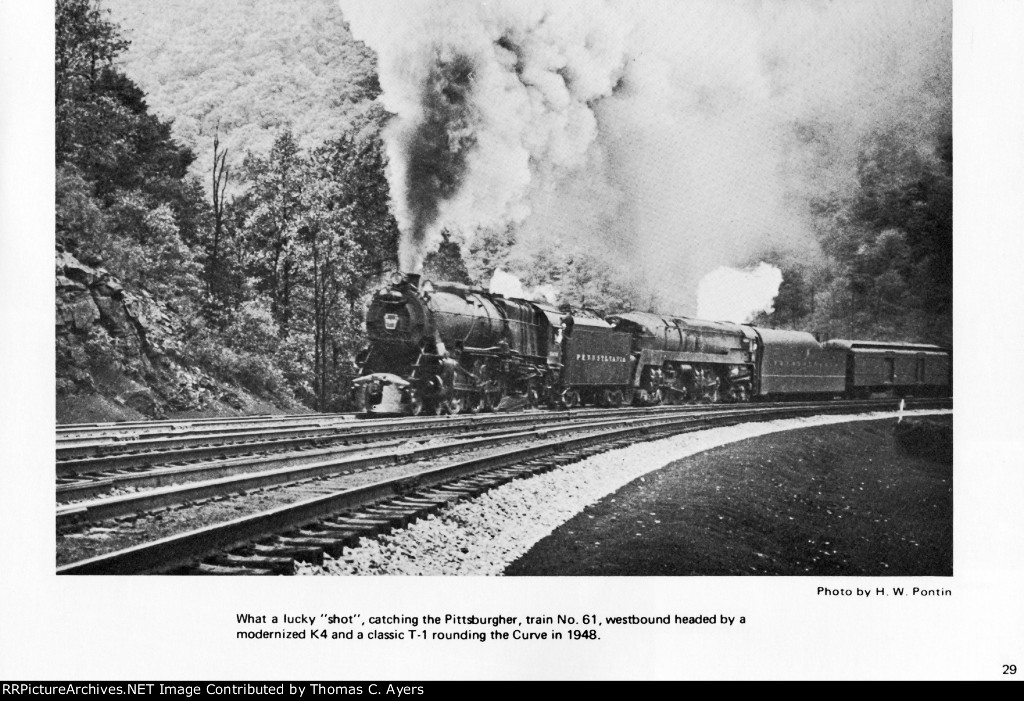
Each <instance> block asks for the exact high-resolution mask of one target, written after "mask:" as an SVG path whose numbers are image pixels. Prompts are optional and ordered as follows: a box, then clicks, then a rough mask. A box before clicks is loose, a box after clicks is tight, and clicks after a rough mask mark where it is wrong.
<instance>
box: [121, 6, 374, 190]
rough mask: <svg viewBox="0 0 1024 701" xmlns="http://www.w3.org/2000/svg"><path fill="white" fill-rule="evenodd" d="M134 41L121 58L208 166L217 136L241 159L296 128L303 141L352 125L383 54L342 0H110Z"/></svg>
mask: <svg viewBox="0 0 1024 701" xmlns="http://www.w3.org/2000/svg"><path fill="white" fill-rule="evenodd" d="M102 6H103V7H106V8H109V11H110V18H111V20H112V21H113V22H115V23H116V24H118V25H119V27H120V30H121V34H122V36H123V37H125V38H126V39H127V40H129V41H130V42H131V44H130V45H129V46H128V47H127V48H126V49H125V50H124V51H123V52H121V53H120V54H119V55H118V57H117V65H118V66H119V68H120V69H121V70H122V71H123V72H124V73H125V74H127V75H129V76H131V77H132V79H133V80H134V81H135V82H136V83H138V85H139V86H141V88H142V89H143V90H144V91H145V93H146V98H147V102H148V103H149V105H150V108H151V109H152V110H153V111H154V112H155V113H156V114H158V115H159V116H160V117H162V118H163V119H167V120H173V131H174V136H175V138H176V139H178V140H179V141H180V142H181V143H182V144H184V145H185V146H188V147H189V148H190V149H192V151H193V152H194V153H196V154H197V155H198V160H197V163H196V166H195V167H194V168H193V171H192V172H193V173H196V174H203V173H206V172H207V171H208V170H209V168H210V161H211V158H212V154H213V138H214V136H215V135H216V134H217V132H218V129H219V132H220V145H221V147H222V148H224V149H227V150H228V151H229V152H230V153H231V154H233V155H234V156H235V158H236V159H237V160H238V161H239V162H240V160H241V158H242V157H244V155H245V154H246V153H247V152H249V151H252V152H255V153H261V154H266V153H267V152H269V151H270V147H271V145H272V144H273V142H274V139H276V138H277V136H278V135H279V134H280V133H281V131H282V130H285V129H288V130H290V131H291V132H292V134H293V135H294V137H295V139H296V141H297V143H298V145H299V146H300V147H302V148H311V147H316V146H318V145H320V144H322V143H324V142H325V141H329V140H331V139H334V138H337V136H338V135H339V134H342V133H343V132H345V130H346V129H347V128H348V127H349V126H350V124H351V122H352V120H353V119H356V118H358V117H359V115H361V114H362V113H363V112H365V111H366V110H367V109H368V108H369V105H370V103H371V101H372V100H373V99H374V98H375V97H376V96H377V94H378V93H379V91H380V88H379V86H378V85H377V74H376V57H375V56H374V54H373V52H372V51H370V50H369V49H367V48H366V46H364V45H363V44H361V43H359V42H356V41H355V40H354V39H353V38H352V35H351V34H350V33H349V31H348V28H347V27H346V25H345V22H344V20H343V18H342V15H341V10H340V9H339V7H338V4H337V2H335V1H334V0H289V1H288V2H271V1H268V0H217V1H216V2H197V1H196V0H167V1H166V2H161V3H158V4H157V3H151V2H140V1H139V0H104V2H103V3H102Z"/></svg>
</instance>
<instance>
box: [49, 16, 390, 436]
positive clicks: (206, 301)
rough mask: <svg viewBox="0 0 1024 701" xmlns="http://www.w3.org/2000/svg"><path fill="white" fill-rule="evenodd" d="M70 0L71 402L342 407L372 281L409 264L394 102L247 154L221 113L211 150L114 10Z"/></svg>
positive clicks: (66, 394) (62, 97)
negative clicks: (149, 91) (391, 136)
mask: <svg viewBox="0 0 1024 701" xmlns="http://www.w3.org/2000/svg"><path fill="white" fill-rule="evenodd" d="M56 9H57V14H56V24H57V26H56V30H57V47H56V56H55V73H56V100H57V105H56V108H57V123H56V136H57V149H56V164H57V183H56V185H57V187H56V214H57V230H56V243H57V251H58V258H57V275H58V277H57V284H58V326H57V346H58V348H57V351H58V362H57V390H58V415H59V416H60V417H61V418H63V419H66V420H78V419H82V420H84V419H87V418H93V417H95V416H97V415H101V416H102V415H109V416H113V417H116V418H124V417H129V416H132V415H134V414H133V412H141V413H143V414H146V415H151V416H152V415H161V414H165V413H169V412H204V411H214V412H217V411H224V410H230V409H231V408H234V409H236V410H240V411H244V410H247V409H251V408H252V407H254V406H258V405H259V402H261V401H263V402H271V403H274V404H276V405H278V406H281V407H291V408H295V407H297V406H298V405H299V403H301V404H303V405H305V406H307V407H309V408H317V409H330V408H334V409H338V408H344V407H345V406H346V405H345V401H346V396H347V392H346V388H347V383H348V380H349V379H350V377H351V370H352V367H351V362H350V359H351V356H352V355H353V354H354V353H355V351H356V350H357V349H358V344H359V343H360V342H361V341H360V331H359V324H360V314H361V309H362V305H363V297H364V295H365V293H366V291H367V290H368V289H369V288H370V286H371V285H373V284H375V283H376V282H377V281H378V280H379V279H380V278H381V276H383V275H385V274H386V273H387V272H388V271H390V270H393V268H394V263H393V261H394V258H395V253H394V251H395V243H394V241H395V231H394V221H393V220H392V218H391V217H390V214H389V213H388V209H387V186H386V184H385V182H384V179H383V160H382V158H383V157H382V148H381V142H380V133H379V132H380V128H381V125H382V123H383V121H384V119H385V115H384V114H383V113H382V112H381V110H380V109H379V108H375V107H373V106H372V105H367V106H366V109H363V110H356V111H354V112H351V113H349V114H348V115H341V116H339V120H341V122H343V123H344V124H345V127H344V128H338V129H337V131H335V132H334V133H331V132H329V131H327V132H324V133H325V134H330V136H331V138H330V139H324V140H323V141H321V142H319V143H317V145H316V147H315V148H310V149H302V148H300V144H299V140H298V137H297V136H296V135H295V132H294V131H293V130H292V129H291V128H282V129H280V130H277V131H271V132H270V133H272V134H273V138H272V139H271V142H270V145H269V148H267V149H266V150H264V151H247V152H244V153H236V152H233V151H231V150H230V149H228V148H227V147H226V146H225V145H224V142H223V141H221V140H220V138H219V137H218V132H217V130H216V129H214V131H213V132H212V133H211V134H210V135H209V136H210V144H209V151H210V162H209V164H208V165H207V166H206V167H202V166H197V164H196V159H195V152H194V151H193V150H192V148H190V147H189V146H188V145H186V144H185V143H183V137H181V136H180V135H178V134H177V133H176V132H175V131H174V129H173V127H172V124H171V121H170V120H169V119H165V118H163V117H160V116H157V115H155V114H154V113H153V111H152V110H151V108H150V106H149V104H148V97H147V95H146V94H145V93H144V91H143V90H142V89H141V88H140V87H139V86H138V84H137V83H136V82H135V81H134V80H133V79H132V78H129V77H128V76H127V75H126V74H125V73H124V72H123V71H122V69H121V68H120V67H119V65H120V62H119V60H120V58H121V57H122V56H123V55H124V51H125V49H126V46H127V40H126V39H125V35H124V34H123V32H122V31H121V29H120V27H119V26H118V25H117V24H116V23H114V22H113V21H112V20H111V17H110V15H109V13H107V12H105V11H104V10H102V9H101V8H100V7H99V5H98V3H94V2H91V1H90V0H58V2H57V4H56ZM263 20H265V21H269V18H267V17H263ZM286 82H287V81H286ZM371 83H372V81H371ZM192 87H194V86H192ZM371 88H372V86H371ZM249 99H250V100H251V101H252V102H253V104H255V103H258V102H259V101H258V100H256V99H255V98H249ZM242 101H243V102H245V101H246V99H243V100H242ZM285 121H286V122H288V120H285ZM288 123H290V122H288ZM335 123H338V122H337V121H336V122H335ZM222 124H223V123H222ZM234 126H235V128H240V129H241V130H242V132H243V133H244V132H245V127H247V126H248V127H252V126H254V125H250V124H243V125H238V124H235V125H234ZM264 126H266V127H267V128H270V126H269V125H268V124H266V123H264ZM222 128H223V129H224V130H225V132H227V131H228V129H227V126H222ZM250 131H251V129H250ZM307 138H310V137H309V135H308V134H307ZM231 184H235V185H236V189H235V192H234V193H232V192H231V191H230V189H229V185H231ZM140 300H141V301H140ZM142 308H145V309H147V310H151V311H150V312H141V311H140V310H141V309H142ZM151 322H152V323H151Z"/></svg>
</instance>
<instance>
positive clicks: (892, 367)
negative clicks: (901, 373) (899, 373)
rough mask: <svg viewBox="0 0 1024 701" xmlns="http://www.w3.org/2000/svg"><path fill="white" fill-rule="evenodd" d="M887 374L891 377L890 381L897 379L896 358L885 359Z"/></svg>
mask: <svg viewBox="0 0 1024 701" xmlns="http://www.w3.org/2000/svg"><path fill="white" fill-rule="evenodd" d="M885 374H886V376H887V377H888V378H889V382H895V381H896V359H895V358H886V359H885Z"/></svg>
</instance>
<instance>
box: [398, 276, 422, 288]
mask: <svg viewBox="0 0 1024 701" xmlns="http://www.w3.org/2000/svg"><path fill="white" fill-rule="evenodd" d="M402 282H403V283H404V284H406V285H408V286H409V287H411V288H413V289H414V290H418V289H419V288H420V276H419V273H406V274H405V277H404V278H402Z"/></svg>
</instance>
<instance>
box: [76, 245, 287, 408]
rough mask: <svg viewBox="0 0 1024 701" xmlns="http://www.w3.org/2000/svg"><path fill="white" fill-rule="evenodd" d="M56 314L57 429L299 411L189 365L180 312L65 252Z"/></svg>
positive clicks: (101, 269)
mask: <svg viewBox="0 0 1024 701" xmlns="http://www.w3.org/2000/svg"><path fill="white" fill-rule="evenodd" d="M56 313H57V315H56V346H57V348H56V350H57V368H56V370H57V382H56V390H57V422H58V423H73V422H85V421H119V420H131V419H142V418H163V417H168V416H213V415H220V414H224V415H232V414H248V413H269V412H274V411H280V410H281V409H282V408H284V409H292V410H294V409H295V407H276V406H274V405H273V404H270V403H268V402H266V401H264V400H261V399H259V398H257V397H254V396H252V395H251V394H249V393H247V392H246V391H244V390H243V389H240V388H238V387H233V386H230V385H228V384H226V383H224V382H221V381H219V380H218V379H216V378H214V377H213V376H211V375H210V374H209V373H207V372H205V371H203V370H202V369H200V368H197V367H195V366H193V365H190V364H189V363H188V362H187V360H186V358H185V357H184V355H183V352H182V351H183V344H184V340H183V323H182V320H181V317H180V316H179V314H178V313H177V312H176V311H175V310H173V309H171V308H169V307H168V306H167V305H164V304H162V303H161V302H159V301H157V300H156V299H154V298H153V297H152V295H150V294H149V293H147V292H145V291H134V292H129V291H128V290H126V289H124V287H122V285H121V284H120V283H119V282H118V281H117V280H116V279H114V278H113V277H112V276H111V275H110V273H108V272H107V271H106V270H104V269H103V268H95V267H91V266H89V265H86V264H85V263H83V262H81V261H80V260H78V259H77V258H75V257H74V256H73V255H71V254H70V253H67V252H65V251H61V250H58V251H57V253H56Z"/></svg>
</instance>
